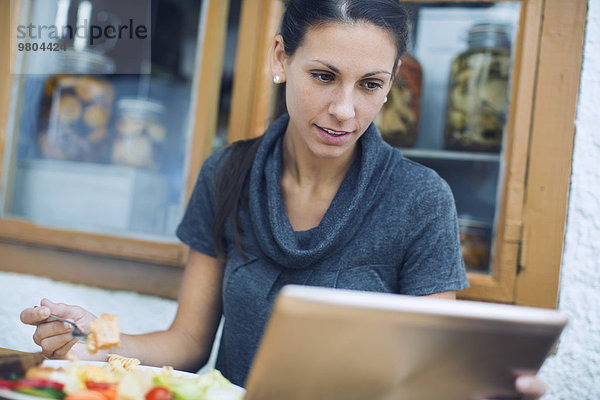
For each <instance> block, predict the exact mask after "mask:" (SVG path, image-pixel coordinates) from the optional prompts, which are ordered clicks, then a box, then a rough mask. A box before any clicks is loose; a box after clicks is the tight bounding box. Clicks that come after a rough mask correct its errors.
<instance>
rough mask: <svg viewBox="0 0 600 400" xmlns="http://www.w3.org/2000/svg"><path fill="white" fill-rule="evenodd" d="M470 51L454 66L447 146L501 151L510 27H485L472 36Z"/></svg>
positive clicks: (479, 26) (471, 31) (474, 30)
mask: <svg viewBox="0 0 600 400" xmlns="http://www.w3.org/2000/svg"><path fill="white" fill-rule="evenodd" d="M467 42H468V45H469V47H468V49H467V50H466V51H465V52H463V53H461V54H459V55H458V56H457V57H456V58H455V59H454V61H453V62H452V71H451V76H450V85H449V94H448V108H447V113H446V129H445V145H446V147H447V148H449V149H454V150H473V151H490V152H496V151H499V150H500V148H501V147H502V132H503V130H504V124H505V121H506V115H507V112H508V83H509V75H510V40H509V37H508V28H507V26H506V25H502V24H494V23H482V24H477V25H474V26H473V27H471V29H469V32H468V39H467Z"/></svg>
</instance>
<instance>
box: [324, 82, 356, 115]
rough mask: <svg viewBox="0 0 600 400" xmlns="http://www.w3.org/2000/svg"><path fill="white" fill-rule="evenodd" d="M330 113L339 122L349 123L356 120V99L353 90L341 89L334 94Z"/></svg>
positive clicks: (330, 104)
mask: <svg viewBox="0 0 600 400" xmlns="http://www.w3.org/2000/svg"><path fill="white" fill-rule="evenodd" d="M328 111H329V113H330V114H331V115H333V116H334V117H335V118H336V119H337V120H338V121H347V120H349V119H352V118H354V115H355V113H354V99H353V98H352V90H351V89H346V88H343V87H340V88H339V89H338V90H335V91H334V92H333V93H332V99H331V101H330V103H329V110H328Z"/></svg>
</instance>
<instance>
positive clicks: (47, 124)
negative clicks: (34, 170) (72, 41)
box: [38, 50, 114, 162]
mask: <svg viewBox="0 0 600 400" xmlns="http://www.w3.org/2000/svg"><path fill="white" fill-rule="evenodd" d="M63 58H64V60H63V63H64V66H63V67H64V68H61V69H60V71H61V73H59V74H56V75H53V76H51V77H49V78H48V79H47V81H46V83H45V86H44V95H43V99H42V110H41V114H40V124H39V125H40V128H41V130H40V132H39V135H38V147H39V150H40V154H41V155H42V157H45V158H55V159H61V160H70V161H84V162H105V161H107V158H108V152H109V148H110V145H109V144H110V143H109V137H108V129H107V128H108V124H109V120H110V116H111V111H112V106H113V99H114V89H113V87H112V85H111V84H110V83H109V82H108V81H107V80H106V79H105V78H104V75H102V74H103V73H107V72H109V70H108V69H107V67H108V66H110V62H111V61H110V60H109V59H107V58H106V57H105V56H103V55H101V54H97V53H92V52H89V51H73V50H69V51H68V54H65V55H63Z"/></svg>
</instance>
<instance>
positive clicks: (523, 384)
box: [515, 375, 546, 400]
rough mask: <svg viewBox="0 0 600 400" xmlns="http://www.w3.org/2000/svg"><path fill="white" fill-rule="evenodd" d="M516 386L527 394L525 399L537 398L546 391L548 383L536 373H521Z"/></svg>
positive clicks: (534, 399)
mask: <svg viewBox="0 0 600 400" xmlns="http://www.w3.org/2000/svg"><path fill="white" fill-rule="evenodd" d="M515 388H516V389H517V391H518V392H519V393H522V394H524V395H525V396H523V400H537V399H539V398H541V397H542V396H543V395H544V393H546V384H545V383H544V382H543V381H542V380H541V379H539V378H537V377H536V376H535V375H519V376H518V377H517V379H516V380H515Z"/></svg>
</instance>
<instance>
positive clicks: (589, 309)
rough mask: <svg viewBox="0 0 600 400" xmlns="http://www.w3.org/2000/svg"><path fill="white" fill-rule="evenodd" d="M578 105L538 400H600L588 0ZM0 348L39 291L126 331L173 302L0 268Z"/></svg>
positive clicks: (596, 52) (599, 73)
mask: <svg viewBox="0 0 600 400" xmlns="http://www.w3.org/2000/svg"><path fill="white" fill-rule="evenodd" d="M584 54H585V55H584V62H583V71H582V77H581V90H580V97H579V105H578V108H577V120H576V128H577V135H576V138H575V150H574V161H573V178H572V185H571V193H570V198H569V214H568V223H567V232H566V238H565V251H564V256H563V265H562V271H561V273H562V280H561V292H560V300H559V308H560V309H561V310H563V311H564V312H566V313H567V314H568V315H569V317H570V323H569V326H568V327H567V328H566V330H565V332H564V334H563V336H562V338H561V342H560V344H559V347H558V352H557V353H556V355H554V356H552V357H550V358H549V359H548V360H547V361H546V363H545V364H544V366H543V368H542V371H541V376H542V377H543V378H544V379H545V380H546V381H547V382H548V385H549V389H548V394H547V395H546V396H544V399H545V400H559V399H560V400H567V399H582V400H583V399H590V400H597V399H600V131H599V129H600V111H599V110H600V0H590V3H589V12H588V24H587V29H586V41H585V51H584ZM0 288H2V289H0V290H2V291H1V292H0V347H9V348H14V349H20V350H24V351H36V349H37V347H36V346H35V345H34V344H33V342H32V341H31V334H32V333H33V328H31V327H27V326H24V325H22V324H19V323H18V314H19V312H20V310H21V309H23V308H24V307H29V306H32V305H34V304H37V303H38V302H39V296H40V294H43V295H44V296H47V297H48V298H50V299H53V300H56V301H63V302H67V303H74V304H80V305H82V306H84V307H86V308H88V309H89V310H91V311H94V312H96V313H100V312H109V313H114V314H118V315H120V316H121V320H122V328H123V331H124V332H127V333H138V332H146V331H149V330H155V329H164V328H166V327H167V326H168V325H169V323H170V321H171V320H172V318H173V316H174V314H175V308H176V304H175V302H174V301H170V300H165V299H160V298H156V297H150V296H143V295H139V294H135V293H128V292H113V291H106V290H101V289H96V288H89V287H83V286H80V285H71V284H66V283H61V282H54V281H51V280H48V279H44V278H35V277H30V276H25V275H18V274H8V273H2V272H0Z"/></svg>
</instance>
